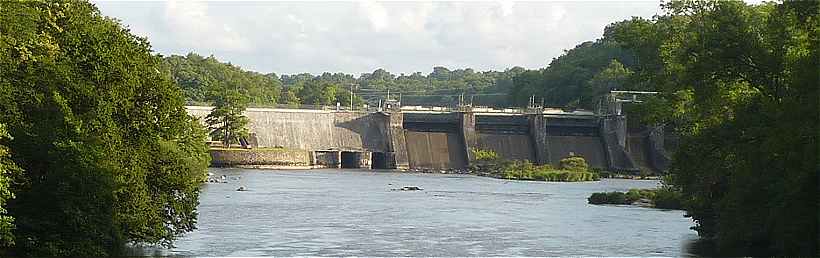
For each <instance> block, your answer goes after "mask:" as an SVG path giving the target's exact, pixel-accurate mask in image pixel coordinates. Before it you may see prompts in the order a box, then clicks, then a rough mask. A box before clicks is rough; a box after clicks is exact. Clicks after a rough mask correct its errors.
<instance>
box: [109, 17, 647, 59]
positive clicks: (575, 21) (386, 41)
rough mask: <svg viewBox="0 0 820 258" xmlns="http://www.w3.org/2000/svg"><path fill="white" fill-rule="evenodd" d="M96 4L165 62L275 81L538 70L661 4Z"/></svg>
mask: <svg viewBox="0 0 820 258" xmlns="http://www.w3.org/2000/svg"><path fill="white" fill-rule="evenodd" d="M95 4H96V5H97V7H98V8H99V9H100V11H101V12H102V14H103V15H106V16H110V17H113V18H116V19H118V20H120V21H121V22H122V24H124V25H125V26H127V27H128V28H129V29H131V32H132V33H134V34H136V35H139V36H144V37H147V38H148V41H150V42H151V45H152V48H153V50H154V51H155V52H157V53H160V54H162V55H166V56H168V55H172V54H176V55H185V54H187V53H189V52H194V53H198V54H200V55H204V56H208V55H214V56H215V57H216V58H217V59H219V60H220V61H223V62H230V63H232V64H234V65H238V66H240V67H242V68H243V69H247V70H253V71H257V72H260V73H270V72H275V73H277V74H296V73H303V72H307V73H312V74H321V73H323V72H332V73H333V72H343V73H350V74H355V75H359V74H361V73H366V72H372V71H373V70H376V69H378V68H383V69H385V70H387V71H389V72H391V73H393V74H401V73H404V74H410V73H413V72H422V73H423V74H427V73H430V72H431V71H432V70H433V67H434V66H444V67H447V68H450V69H459V68H473V69H474V70H476V71H485V70H496V71H503V70H504V69H507V68H511V67H514V66H521V67H524V68H528V69H537V68H542V67H546V66H547V64H548V63H549V62H550V61H551V60H552V59H553V58H556V57H558V56H559V55H561V53H563V51H564V50H567V49H571V48H573V47H574V46H576V45H578V44H580V43H582V42H584V41H593V40H595V39H597V38H600V37H601V35H602V34H603V29H604V27H605V26H606V25H608V24H610V23H613V22H616V21H620V20H624V19H629V18H630V17H633V16H640V17H645V18H651V17H652V16H653V15H655V14H659V13H660V12H661V10H660V8H659V4H660V1H580V2H579V1H549V2H513V1H494V2H375V1H357V2H273V1H253V2H238V1H207V2H192V1H186V2H179V1H169V2H157V1H152V2H146V1H134V2H130V1H95Z"/></svg>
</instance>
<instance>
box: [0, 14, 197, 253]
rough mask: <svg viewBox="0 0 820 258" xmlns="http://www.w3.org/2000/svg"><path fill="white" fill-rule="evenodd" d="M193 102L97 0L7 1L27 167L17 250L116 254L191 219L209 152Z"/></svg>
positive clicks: (17, 124)
mask: <svg viewBox="0 0 820 258" xmlns="http://www.w3.org/2000/svg"><path fill="white" fill-rule="evenodd" d="M183 105H184V98H183V95H182V92H181V91H180V89H179V88H178V87H177V86H176V85H175V84H174V81H172V80H171V76H170V74H169V73H168V72H167V70H166V69H163V66H162V59H161V58H160V57H157V56H154V55H152V54H151V50H150V45H149V43H148V42H147V41H146V40H145V39H144V38H139V37H137V36H134V35H132V34H131V33H130V32H129V31H128V29H126V28H124V27H123V26H121V25H120V24H119V23H118V22H117V21H115V20H112V19H110V18H106V17H104V16H102V15H101V14H100V12H99V11H98V10H97V8H96V7H94V6H93V5H92V4H90V3H87V2H82V1H27V2H0V123H3V124H6V125H7V127H8V132H9V134H10V135H11V137H12V138H9V139H4V140H3V141H2V143H3V144H4V145H6V146H7V147H8V150H9V152H10V153H11V158H12V159H13V160H14V161H15V163H16V164H17V165H19V166H20V168H22V169H23V171H24V172H22V173H21V176H20V177H19V178H15V179H14V181H13V183H12V184H11V190H12V192H13V193H14V194H15V195H16V198H15V199H12V200H10V201H9V202H8V205H7V209H8V213H9V215H10V216H13V217H14V224H15V227H16V229H15V230H14V231H13V232H14V236H15V239H16V241H15V245H14V247H13V248H14V253H16V254H18V255H38V256H42V255H72V256H101V255H110V254H116V253H117V252H118V251H119V250H120V248H122V247H123V244H125V243H127V242H131V243H149V244H162V245H165V246H168V245H171V243H172V241H173V240H174V239H175V238H176V237H177V236H178V235H179V234H181V233H184V232H187V231H190V230H193V229H194V228H195V226H194V223H195V222H196V206H197V203H198V193H199V184H200V182H201V181H202V180H203V179H204V173H205V169H206V167H207V165H208V163H209V156H208V154H207V152H206V146H205V144H204V137H205V132H204V130H202V128H201V126H200V125H199V124H198V122H197V121H196V120H195V119H194V118H192V117H190V116H188V115H187V114H186V111H185V109H184V107H183ZM4 164H7V163H4ZM4 166H5V165H4Z"/></svg>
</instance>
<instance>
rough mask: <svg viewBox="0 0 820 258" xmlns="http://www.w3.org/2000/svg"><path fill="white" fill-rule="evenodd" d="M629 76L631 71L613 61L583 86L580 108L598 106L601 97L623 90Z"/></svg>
mask: <svg viewBox="0 0 820 258" xmlns="http://www.w3.org/2000/svg"><path fill="white" fill-rule="evenodd" d="M630 76H632V71H630V70H629V69H627V68H624V65H623V64H621V62H618V60H615V59H613V60H612V62H610V63H609V65H608V66H607V67H606V68H604V69H603V70H601V72H600V73H598V74H596V75H595V76H593V77H592V79H590V80H589V82H588V83H587V84H586V85H585V86H586V88H585V89H584V90H583V93H582V97H581V106H584V107H594V106H596V105H597V104H598V100H600V99H601V96H604V95H605V94H607V93H609V91H611V90H618V89H624V87H626V86H627V85H626V84H627V80H629V78H630Z"/></svg>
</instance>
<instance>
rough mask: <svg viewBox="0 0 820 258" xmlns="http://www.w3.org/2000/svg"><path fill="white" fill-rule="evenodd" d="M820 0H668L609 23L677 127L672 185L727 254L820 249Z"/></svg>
mask: <svg viewBox="0 0 820 258" xmlns="http://www.w3.org/2000/svg"><path fill="white" fill-rule="evenodd" d="M818 5H820V3H818V2H817V1H795V2H792V1H787V2H785V3H779V4H777V3H766V4H762V5H758V6H748V5H746V4H744V3H743V2H734V1H716V2H711V1H710V2H693V1H674V2H670V3H667V4H665V5H664V9H665V10H666V11H667V12H668V14H667V15H664V16H659V17H656V18H654V19H652V20H645V19H639V18H635V19H632V20H628V21H623V22H619V23H615V24H613V25H611V26H609V27H607V29H606V30H605V33H604V34H605V39H604V41H611V42H614V44H617V45H618V46H619V47H621V48H624V49H629V50H631V51H633V52H634V53H636V57H637V60H640V62H638V63H636V64H635V65H633V66H631V69H632V71H633V72H634V73H633V75H631V77H632V81H635V82H640V84H641V85H642V86H641V87H646V88H648V89H652V90H656V91H660V92H662V94H661V96H660V97H659V98H656V99H653V100H650V101H649V102H648V103H647V104H646V105H644V106H643V107H642V108H641V110H640V111H641V112H642V113H643V114H642V117H644V118H645V119H646V120H647V121H648V122H650V123H664V124H667V125H670V126H673V127H674V128H675V130H676V131H677V132H678V133H679V134H680V138H681V139H680V148H679V149H678V150H677V151H676V152H675V155H674V159H673V163H672V165H671V168H670V172H671V175H672V177H671V179H670V180H669V181H668V183H670V184H671V185H672V186H674V187H675V188H676V189H677V190H679V191H680V193H681V194H682V198H683V202H684V206H685V208H686V210H687V214H688V215H689V216H691V217H692V218H693V219H694V220H695V222H696V224H697V226H696V227H695V229H696V230H697V231H698V233H699V234H700V235H701V236H703V237H706V238H714V239H716V240H717V247H718V249H719V250H718V251H719V252H720V253H721V254H724V255H786V256H816V255H817V254H818V241H820V240H818V237H817V235H818V231H817V230H818V221H820V215H818V211H817V209H818V202H817V200H818V198H817V187H818V185H817V184H818V181H817V180H818V178H817V174H818V160H817V158H818V152H817V151H818V147H817V146H818V141H817V138H818V132H819V131H818V120H820V119H818V118H819V117H820V114H818V112H819V111H818V110H820V108H819V106H818V88H820V87H818V81H819V80H820V68H818V67H820V55H818V49H820V44H819V43H818V41H819V40H820V35H818V32H820V19H818V11H819V10H818Z"/></svg>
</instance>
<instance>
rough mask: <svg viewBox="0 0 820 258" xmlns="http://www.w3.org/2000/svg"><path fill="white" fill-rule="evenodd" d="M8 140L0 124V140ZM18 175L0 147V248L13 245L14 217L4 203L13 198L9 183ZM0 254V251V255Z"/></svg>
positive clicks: (16, 167)
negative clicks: (9, 213)
mask: <svg viewBox="0 0 820 258" xmlns="http://www.w3.org/2000/svg"><path fill="white" fill-rule="evenodd" d="M8 138H9V135H8V132H6V126H5V125H4V124H0V140H6V139H8ZM20 173H21V170H20V168H19V167H18V166H17V165H16V164H14V161H12V160H11V159H10V158H9V149H8V148H7V147H5V146H3V145H0V248H3V247H9V246H12V245H14V234H13V232H12V230H14V217H12V216H9V215H8V211H7V210H6V203H7V202H8V201H9V200H10V199H13V198H14V193H13V192H12V190H11V181H12V179H14V178H16V177H18V176H19V175H20ZM0 250H1V249H0ZM2 253H3V252H2V251H0V254H2Z"/></svg>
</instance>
